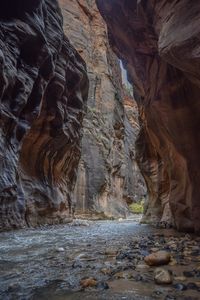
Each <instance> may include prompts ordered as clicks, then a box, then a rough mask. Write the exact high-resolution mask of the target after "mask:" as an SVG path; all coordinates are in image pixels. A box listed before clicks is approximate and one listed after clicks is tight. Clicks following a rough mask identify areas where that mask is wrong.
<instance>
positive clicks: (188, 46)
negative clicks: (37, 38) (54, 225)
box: [97, 0, 200, 232]
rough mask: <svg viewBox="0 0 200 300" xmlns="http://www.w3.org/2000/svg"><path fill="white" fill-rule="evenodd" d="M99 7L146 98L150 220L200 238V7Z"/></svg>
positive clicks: (143, 156)
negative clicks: (172, 225)
mask: <svg viewBox="0 0 200 300" xmlns="http://www.w3.org/2000/svg"><path fill="white" fill-rule="evenodd" d="M97 3H98V6H99V9H100V11H101V13H102V15H103V17H104V18H105V20H106V22H107V25H108V30H109V34H110V43H111V45H112V47H113V49H114V50H115V52H116V53H117V55H118V56H119V57H121V59H123V60H124V61H125V62H126V64H127V68H128V70H129V75H130V77H131V78H132V82H133V84H134V86H135V89H136V92H137V95H138V97H137V99H138V105H139V109H140V119H141V125H142V129H141V132H140V136H139V139H138V143H137V146H138V162H139V164H140V168H141V171H142V173H143V176H144V178H145V180H146V183H147V186H148V192H149V203H148V205H147V208H146V213H145V219H146V221H148V222H157V221H164V222H170V223H174V224H175V226H176V228H177V229H179V230H184V231H196V232H200V221H199V215H200V201H199V193H200V188H199V186H200V185H199V181H200V172H199V169H200V159H199V148H200V135H199V128H200V118H199V115H200V105H199V95H200V74H199V64H200V54H199V53H200V52H199V49H200V43H199V30H200V29H199V18H200V3H199V2H198V1H193V2H191V1H189V0H183V1H175V0H172V1H164V0H161V1H154V0H150V1H143V0H141V1H136V0H126V1H121V0H112V1H111V0H108V1H103V0H97Z"/></svg>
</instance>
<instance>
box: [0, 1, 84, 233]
mask: <svg viewBox="0 0 200 300" xmlns="http://www.w3.org/2000/svg"><path fill="white" fill-rule="evenodd" d="M27 2H28V5H27ZM0 45H1V47H0V49H1V50H0V64H1V74H0V75H1V76H0V92H1V93H0V98H1V104H0V105H1V117H0V135H1V139H0V229H9V228H13V227H23V226H26V225H33V226H35V225H38V224H44V223H45V224H48V223H56V222H62V221H67V220H68V218H69V217H70V210H71V209H72V208H71V199H70V194H71V191H72V188H73V185H74V182H75V178H76V171H77V166H78V162H79V157H80V140H81V128H82V118H83V114H84V109H85V101H86V98H87V90H88V80H87V75H86V70H85V65H84V62H83V60H82V59H81V57H80V56H79V54H78V53H77V52H76V51H75V50H74V49H73V47H72V46H71V45H70V43H69V41H68V39H67V38H66V37H65V36H64V34H63V29H62V16H61V13H60V9H59V7H58V4H57V1H56V0H43V1H39V0H37V1H35V0H32V1H30V0H29V1H25V0H18V1H17V0H15V1H10V0H9V1H8V0H5V1H1V4H0Z"/></svg>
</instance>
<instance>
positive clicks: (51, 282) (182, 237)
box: [0, 218, 200, 300]
mask: <svg viewBox="0 0 200 300" xmlns="http://www.w3.org/2000/svg"><path fill="white" fill-rule="evenodd" d="M199 245H200V238H199V237H195V236H193V235H188V234H182V233H177V232H175V231H173V230H171V229H170V230H169V229H162V230H161V229H155V228H151V227H150V226H147V225H139V224H138V220H137V218H133V219H129V220H121V221H120V220H119V221H85V220H84V221H78V220H76V221H75V222H74V223H73V224H71V225H70V224H69V225H59V226H51V227H43V228H37V229H24V230H19V231H14V232H4V233H0V299H4V300H10V299H23V300H25V299H33V300H36V299H37V300H38V299H39V300H41V299H42V300H43V299H48V300H51V299H52V300H64V299H70V300H73V299H74V300H76V299H91V300H93V299H166V300H170V299H185V300H186V299H187V300H189V299H200V250H199V249H200V248H199ZM157 250H165V251H168V252H169V253H170V255H171V261H170V263H169V265H166V266H162V268H164V269H167V270H171V271H172V273H173V282H172V283H171V284H169V285H158V284H155V282H154V270H155V268H156V267H149V266H147V265H146V264H145V262H144V257H145V256H146V255H148V254H149V253H152V252H153V251H157ZM87 278H92V279H91V280H93V284H91V285H93V287H87V288H84V287H83V286H84V284H85V281H84V279H87ZM91 280H90V281H91ZM89 285H90V284H89Z"/></svg>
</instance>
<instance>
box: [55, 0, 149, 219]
mask: <svg viewBox="0 0 200 300" xmlns="http://www.w3.org/2000/svg"><path fill="white" fill-rule="evenodd" d="M59 3H60V6H61V9H62V13H63V16H64V30H65V32H66V34H67V36H68V37H69V39H70V41H71V42H72V44H73V45H74V46H75V48H76V49H77V50H78V52H79V53H80V55H81V56H82V57H83V58H84V60H85V61H86V63H87V69H88V76H89V81H90V89H89V97H88V112H87V115H86V117H85V119H84V123H83V126H84V136H83V140H82V154H81V161H80V165H79V170H78V178H77V182H76V188H75V192H74V202H76V203H77V205H76V210H77V214H78V213H81V214H83V213H85V214H87V213H89V214H91V213H95V214H97V213H100V214H102V215H104V216H107V217H120V216H122V217H124V216H126V215H127V214H128V213H129V212H128V208H127V202H128V203H131V202H132V201H137V200H140V199H141V198H142V197H143V195H144V194H145V187H144V182H143V180H142V179H141V175H140V172H139V170H138V167H137V165H136V162H135V145H134V144H135V139H136V136H137V133H138V129H139V128H138V127H139V126H138V118H137V108H136V105H135V104H134V103H135V102H134V100H133V98H131V97H129V101H125V100H126V99H128V97H125V89H124V87H123V84H122V83H123V82H122V79H121V72H122V70H121V68H120V63H119V59H118V58H117V57H116V55H115V54H114V53H113V51H112V50H111V48H110V46H109V42H108V36H107V29H106V24H105V22H104V20H103V18H102V17H101V15H100V13H99V11H98V9H97V7H96V4H95V0H92V1H88V0H72V1H70V3H69V2H68V1H66V0H59ZM125 104H127V106H125ZM126 108H127V116H126V112H125V110H126ZM131 110H132V111H133V113H132V114H130V111H131ZM128 112H129V113H128ZM128 115H129V117H128ZM133 119H134V120H135V121H133ZM132 121H133V122H132ZM131 122H132V123H131Z"/></svg>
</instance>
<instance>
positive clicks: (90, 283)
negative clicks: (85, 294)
mask: <svg viewBox="0 0 200 300" xmlns="http://www.w3.org/2000/svg"><path fill="white" fill-rule="evenodd" d="M80 285H81V286H82V287H83V288H88V287H95V286H96V285H97V280H96V279H94V278H92V277H90V278H87V279H82V280H81V282H80Z"/></svg>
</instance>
